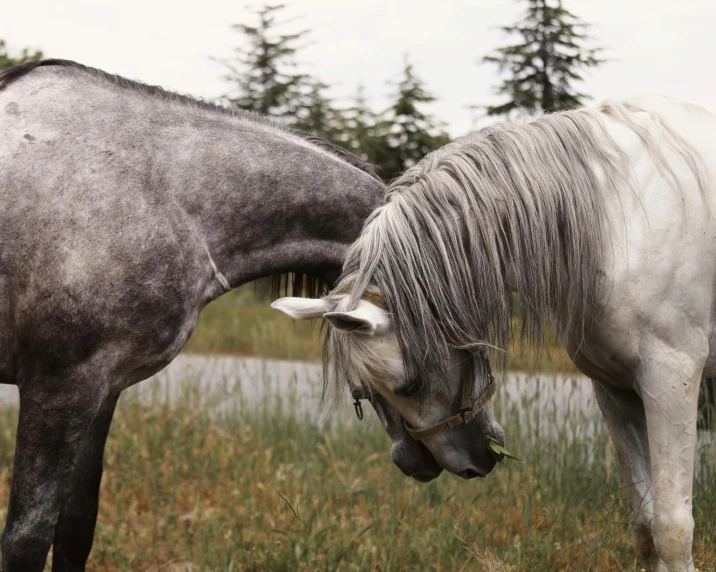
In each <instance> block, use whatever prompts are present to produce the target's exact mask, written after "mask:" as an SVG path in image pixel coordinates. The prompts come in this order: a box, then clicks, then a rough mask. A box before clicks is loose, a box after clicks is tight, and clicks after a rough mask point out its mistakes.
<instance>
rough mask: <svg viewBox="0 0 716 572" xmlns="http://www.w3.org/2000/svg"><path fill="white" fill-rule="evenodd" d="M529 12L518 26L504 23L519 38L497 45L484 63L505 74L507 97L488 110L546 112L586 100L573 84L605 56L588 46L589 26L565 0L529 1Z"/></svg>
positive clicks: (501, 90) (503, 90) (500, 90)
mask: <svg viewBox="0 0 716 572" xmlns="http://www.w3.org/2000/svg"><path fill="white" fill-rule="evenodd" d="M526 2H527V13H526V14H525V16H524V18H523V19H522V20H521V21H520V22H518V23H517V24H515V25H514V26H505V27H503V28H502V30H503V31H504V32H506V33H507V34H508V35H510V36H517V37H518V39H517V41H516V42H515V43H513V44H510V45H508V46H504V47H502V48H498V49H497V50H495V52H494V53H493V54H491V55H488V56H486V57H484V58H483V62H485V63H492V64H496V65H497V67H498V68H499V70H500V72H502V73H505V74H507V77H506V78H505V79H504V80H503V81H502V83H501V84H500V85H499V86H498V87H497V90H496V91H497V93H499V94H500V95H506V96H507V97H508V98H509V100H508V101H507V102H505V103H503V104H500V105H495V106H489V107H487V113H488V115H508V114H509V113H510V112H513V111H516V110H521V111H527V112H534V111H545V112H547V113H549V112H552V111H558V110H562V109H569V108H573V107H578V106H580V105H582V100H583V99H584V98H585V97H587V96H586V95H585V94H583V93H579V92H577V91H575V90H574V88H573V87H572V86H573V84H575V83H578V82H580V81H582V79H583V76H582V75H581V70H583V69H585V68H590V67H595V66H598V65H600V64H601V63H603V62H604V61H605V60H603V59H601V58H600V57H599V54H600V53H601V52H602V49H601V48H589V47H586V46H585V43H586V42H587V41H588V40H589V39H590V38H589V36H588V35H587V33H586V30H587V29H588V27H589V26H588V25H587V24H585V23H583V22H581V21H580V20H579V19H578V18H577V17H576V16H575V15H574V14H572V13H571V12H569V11H568V10H567V9H566V8H564V7H563V6H562V1H561V0H526Z"/></svg>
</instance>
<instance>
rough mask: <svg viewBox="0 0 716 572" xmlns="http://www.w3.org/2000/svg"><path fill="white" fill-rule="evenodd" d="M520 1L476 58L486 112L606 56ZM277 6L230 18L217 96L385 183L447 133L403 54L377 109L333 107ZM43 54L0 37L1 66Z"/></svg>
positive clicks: (563, 22) (520, 108) (541, 108)
mask: <svg viewBox="0 0 716 572" xmlns="http://www.w3.org/2000/svg"><path fill="white" fill-rule="evenodd" d="M521 1H522V3H523V4H524V5H525V13H524V15H523V17H522V18H521V19H520V20H519V21H518V22H517V23H515V24H514V25H511V26H504V27H502V28H501V30H502V31H503V32H504V33H505V35H506V36H507V37H508V38H510V40H511V41H510V43H508V44H506V45H505V46H502V47H499V48H497V49H496V50H494V51H493V52H492V53H490V54H488V55H486V56H484V57H483V58H482V60H481V61H482V63H485V64H491V65H496V66H497V69H498V72H499V74H500V76H501V81H500V83H499V84H498V85H497V86H495V91H496V93H498V94H499V95H502V96H504V97H505V100H504V102H503V103H500V104H498V105H492V106H472V107H473V108H477V109H482V110H483V111H484V113H486V114H487V115H496V116H510V115H512V114H514V113H519V112H530V113H531V112H545V113H550V112H553V111H558V110H562V109H569V108H573V107H578V106H580V105H582V103H583V101H584V99H585V98H586V97H587V96H586V95H585V94H583V93H580V92H578V91H576V89H575V87H574V86H575V85H576V84H578V83H579V82H581V81H582V80H583V75H582V74H583V71H584V70H585V69H588V68H591V67H595V66H598V65H600V64H602V63H603V62H604V61H605V60H604V59H602V58H601V53H602V50H601V49H600V48H595V47H590V44H591V43H592V42H591V38H590V37H589V36H588V33H587V32H588V25H587V24H585V23H584V22H582V21H581V20H579V19H578V18H577V17H576V16H575V15H574V14H572V13H571V12H569V11H568V10H567V9H566V8H565V7H564V6H563V4H562V0H521ZM285 8H286V6H285V5H284V4H265V5H263V6H260V7H258V8H256V9H254V10H253V12H252V19H253V20H254V21H253V22H252V23H250V24H236V25H234V26H233V29H234V31H235V32H236V33H237V34H238V35H239V36H240V37H241V43H240V46H239V47H237V48H236V50H235V53H234V56H233V57H232V58H231V59H229V60H218V61H221V63H222V64H223V65H224V66H225V70H226V73H225V75H224V79H225V80H226V81H227V83H228V84H229V85H230V89H229V91H228V93H227V94H226V96H225V97H224V99H227V100H228V101H230V102H231V103H232V104H233V105H235V106H237V107H239V108H241V109H245V110H251V111H256V112H259V113H262V114H264V115H269V116H272V117H274V118H276V120H278V121H280V122H282V123H284V124H286V125H288V126H290V127H292V128H295V129H300V130H303V131H309V132H312V133H316V134H318V135H320V136H321V137H323V138H324V139H327V140H328V141H331V142H332V143H335V144H337V145H341V146H342V147H344V148H346V149H348V150H349V151H352V152H353V153H355V154H356V155H358V156H359V157H361V158H362V159H364V160H365V161H368V162H370V163H372V164H374V165H376V166H377V168H378V170H379V172H380V174H381V176H382V177H383V178H384V179H385V180H386V181H389V180H391V179H392V178H394V177H395V176H396V175H398V174H399V173H401V172H402V171H403V170H405V169H406V168H408V167H410V166H411V165H413V164H415V163H417V162H418V161H420V159H422V158H423V157H424V156H425V155H426V154H427V153H428V152H430V151H431V150H432V149H435V148H437V147H440V146H442V145H444V144H446V143H447V142H448V141H449V139H450V137H449V135H448V133H447V130H446V125H445V123H444V122H443V121H441V120H440V119H438V118H436V117H435V116H434V115H433V114H431V113H430V111H429V105H430V104H431V103H433V102H434V101H435V96H434V95H433V94H432V93H431V92H430V90H429V89H428V87H427V85H426V83H425V81H424V80H423V79H422V78H421V77H420V75H419V74H418V72H417V70H416V69H415V66H414V64H413V63H412V62H411V61H410V58H409V56H408V55H407V54H406V55H405V56H404V59H403V65H402V70H401V74H400V79H399V80H398V81H397V82H396V83H394V84H392V93H391V95H390V103H389V105H388V106H387V107H386V108H385V109H379V110H376V109H374V108H373V107H371V106H370V105H369V104H368V97H367V95H366V93H365V90H364V89H363V88H362V87H359V88H358V90H357V91H356V93H355V94H354V95H353V97H352V98H351V99H350V103H349V104H348V105H338V104H337V102H336V101H335V100H334V99H332V98H331V97H330V96H329V95H328V91H329V89H330V86H329V85H328V84H327V83H324V82H323V81H322V80H320V79H319V78H316V77H314V76H312V75H310V74H307V73H305V72H301V71H298V70H299V66H298V65H297V61H298V57H297V55H298V52H299V51H300V47H301V45H302V43H303V42H305V40H306V38H307V36H308V35H309V31H308V30H303V31H299V32H293V33H285V32H283V31H282V29H283V28H284V24H285V21H283V19H282V14H283V13H284V12H283V11H284V10H285ZM42 57H43V53H42V51H40V50H30V49H27V48H25V49H24V50H22V51H21V52H20V53H19V54H17V55H15V56H11V55H10V53H9V51H8V49H7V46H6V44H5V42H4V41H2V40H0V70H1V69H5V68H8V67H11V66H13V65H16V64H19V63H24V62H26V61H31V60H35V59H40V58H42Z"/></svg>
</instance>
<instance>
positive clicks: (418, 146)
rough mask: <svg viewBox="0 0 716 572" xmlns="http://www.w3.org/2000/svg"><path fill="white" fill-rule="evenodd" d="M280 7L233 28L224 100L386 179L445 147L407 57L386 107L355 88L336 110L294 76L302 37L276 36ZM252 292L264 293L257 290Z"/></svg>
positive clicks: (324, 91)
mask: <svg viewBox="0 0 716 572" xmlns="http://www.w3.org/2000/svg"><path fill="white" fill-rule="evenodd" d="M284 9H285V5H284V4H273V5H264V6H262V7H261V8H258V9H257V10H255V11H254V14H255V15H256V16H257V18H258V22H257V23H256V24H255V25H248V24H237V25H235V26H234V30H236V31H237V32H238V33H239V34H240V35H241V36H242V38H243V40H244V41H245V45H244V46H242V47H240V48H237V49H236V57H235V59H234V60H232V61H225V62H223V63H224V64H225V65H226V66H227V69H228V72H229V73H228V74H227V75H226V76H225V79H226V80H227V81H229V82H230V83H231V84H232V85H233V86H234V95H232V96H228V99H229V101H231V102H232V103H233V104H234V105H236V106H238V107H240V108H241V109H247V110H251V111H258V112H260V113H263V114H265V115H270V116H273V117H276V118H278V119H280V120H281V121H283V122H284V123H285V124H286V125H289V126H290V127H293V128H296V129H300V130H302V131H307V132H311V133H315V134H317V135H319V136H320V137H323V138H324V139H326V140H328V141H331V142H333V143H336V144H338V145H342V146H343V147H345V148H346V149H348V150H350V151H352V152H353V153H355V154H356V155H358V156H359V157H361V158H362V159H363V160H365V161H368V162H369V163H372V164H374V165H376V166H377V167H378V168H379V171H380V172H381V173H382V176H383V178H384V179H385V180H386V181H389V180H390V179H392V178H393V177H394V176H395V175H397V174H399V173H400V172H402V171H403V170H405V169H406V168H407V167H410V166H412V165H414V164H415V163H417V162H418V161H420V159H422V158H423V157H424V156H425V155H426V154H427V153H428V152H429V151H431V150H432V149H434V148H436V147H439V146H441V145H444V144H445V143H447V142H448V141H449V137H448V135H447V133H446V132H445V130H444V124H443V123H442V122H440V121H438V120H436V119H435V118H433V117H431V116H430V115H428V114H427V113H426V112H425V111H424V110H423V106H425V105H427V104H430V103H432V102H433V101H435V98H434V96H432V95H431V94H430V93H429V91H428V90H427V88H426V86H425V84H424V82H423V81H422V80H421V79H420V78H419V77H418V76H417V75H416V73H415V70H414V67H413V65H412V64H411V63H410V62H408V60H407V57H406V60H405V65H404V68H403V77H402V79H401V80H400V81H399V82H398V84H397V86H396V88H397V90H396V92H395V94H394V101H393V103H392V104H391V105H390V106H389V107H388V109H386V110H384V111H382V112H380V113H377V112H375V111H373V110H372V109H371V108H370V107H369V106H368V104H367V98H366V96H365V93H364V90H363V88H362V87H359V89H358V93H357V94H356V95H355V97H354V100H353V102H352V105H349V106H348V107H339V106H337V105H336V103H335V101H334V100H333V99H332V98H331V97H330V96H329V95H328V90H329V89H330V86H329V85H328V84H326V83H324V82H322V81H320V80H319V79H316V78H314V77H312V76H310V75H309V74H306V73H299V72H298V71H297V69H298V65H297V53H298V51H299V49H300V46H301V42H302V41H304V40H305V39H306V36H307V34H308V31H307V30H303V31H300V32H297V33H293V34H284V33H280V32H278V31H277V28H279V27H280V26H281V25H282V24H284V23H285V22H281V21H279V18H278V15H279V14H280V13H281V11H282V10H284ZM259 289H260V291H261V292H262V293H264V294H266V293H267V291H266V288H265V287H264V286H263V285H262V286H260V287H259Z"/></svg>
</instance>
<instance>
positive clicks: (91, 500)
mask: <svg viewBox="0 0 716 572" xmlns="http://www.w3.org/2000/svg"><path fill="white" fill-rule="evenodd" d="M118 398H119V395H116V396H110V397H108V398H107V400H106V401H105V402H104V403H103V404H102V408H101V409H100V411H99V413H98V414H97V416H96V417H95V419H94V422H93V423H92V425H91V427H90V429H89V431H88V433H87V435H85V437H84V438H83V439H82V443H81V445H80V450H79V452H78V454H77V460H76V461H75V466H74V469H73V471H72V476H71V477H70V481H69V484H68V486H67V489H66V494H65V500H64V502H63V504H62V508H61V509H60V514H59V518H58V520H57V525H56V527H55V538H54V542H53V550H52V571H53V572H70V571H82V570H84V569H85V566H86V564H87V559H88V558H89V555H90V551H91V550H92V541H93V540H94V530H95V525H96V523H97V510H98V508H99V489H100V483H101V481H102V462H103V457H104V446H105V443H106V441H107V435H108V434H109V428H110V425H111V423H112V416H113V414H114V410H115V407H116V405H117V400H118Z"/></svg>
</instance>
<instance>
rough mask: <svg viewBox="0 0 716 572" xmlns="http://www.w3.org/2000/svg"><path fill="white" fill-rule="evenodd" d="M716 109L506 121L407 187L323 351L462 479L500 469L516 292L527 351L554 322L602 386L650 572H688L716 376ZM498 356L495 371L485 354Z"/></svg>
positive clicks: (296, 310)
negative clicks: (492, 446) (698, 460)
mask: <svg viewBox="0 0 716 572" xmlns="http://www.w3.org/2000/svg"><path fill="white" fill-rule="evenodd" d="M714 133H716V116H713V115H711V114H709V113H708V112H707V111H705V110H704V109H701V108H699V107H696V106H693V105H689V104H686V103H681V102H678V101H675V100H671V99H667V98H661V97H649V98H645V99H640V100H635V101H628V102H624V103H614V102H607V103H603V104H601V105H600V106H599V107H597V108H594V109H587V108H585V109H580V110H575V111H567V112H562V113H556V114H553V115H549V116H544V117H539V118H530V119H526V120H524V121H521V122H518V123H507V124H504V125H502V126H498V127H496V128H491V129H488V130H484V131H481V132H479V133H476V134H472V135H470V136H467V137H465V138H463V139H460V140H458V141H456V142H454V143H452V144H450V145H447V146H446V147H444V148H442V149H440V150H437V151H435V152H433V153H432V154H431V155H429V156H428V157H426V158H425V159H424V160H423V161H422V162H421V163H419V164H418V165H416V166H415V167H413V168H412V169H410V170H409V171H408V172H406V173H405V174H404V175H403V176H402V177H401V178H400V179H398V180H397V181H395V182H394V183H393V184H392V185H391V187H390V189H389V191H388V198H387V201H386V204H385V205H384V206H382V207H381V208H379V209H378V210H377V211H375V212H374V213H373V215H372V216H371V218H370V219H369V220H368V222H367V223H366V226H365V227H364V230H363V233H362V235H361V237H360V239H359V240H358V241H357V242H356V243H355V244H354V245H353V247H352V249H351V251H350V252H349V255H348V258H347V260H346V263H345V266H344V272H343V276H342V279H341V281H340V282H339V284H338V286H337V287H336V289H335V291H334V292H333V293H331V295H329V296H328V297H326V298H323V299H318V300H300V299H295V298H285V299H282V300H279V301H277V302H275V303H274V306H275V307H277V308H278V309H280V310H282V311H284V312H285V313H287V314H289V315H291V316H293V317H294V318H297V319H307V318H317V317H321V316H323V317H325V318H326V319H327V320H328V321H329V322H330V324H331V325H332V327H331V328H328V332H327V335H328V339H327V346H326V350H327V352H326V358H327V359H329V360H330V362H331V363H333V364H334V365H335V372H336V373H337V374H338V377H339V379H343V380H346V379H348V380H349V381H350V380H352V383H354V384H356V383H359V382H360V383H364V384H366V386H369V387H370V388H371V389H372V390H374V391H375V392H377V393H378V394H379V395H380V398H381V399H382V400H384V401H387V403H388V404H389V405H390V406H391V407H392V408H394V409H395V410H396V411H397V412H398V413H399V414H400V415H401V416H402V417H403V418H404V419H405V421H406V428H407V430H408V432H409V433H410V434H411V435H412V436H413V437H415V438H416V439H419V440H421V441H422V443H423V444H424V447H422V449H418V448H414V449H413V450H414V451H416V453H415V454H416V455H418V454H421V455H431V456H432V457H433V459H434V461H437V463H438V464H439V465H440V466H442V467H444V468H445V469H447V470H448V471H450V472H453V473H455V474H459V475H461V476H463V477H471V476H484V475H485V474H487V472H489V470H490V469H491V468H492V467H493V466H494V459H493V458H492V457H491V455H490V454H489V451H488V444H487V443H486V442H485V437H486V436H489V437H492V438H494V439H496V440H497V441H498V442H500V443H502V442H503V441H504V438H503V434H502V430H501V429H500V428H499V426H498V425H497V423H496V422H495V420H494V416H493V413H492V410H491V408H490V407H489V403H488V400H489V396H490V395H491V393H492V391H493V388H494V383H493V382H492V375H491V373H490V369H489V363H490V361H491V362H492V363H493V365H494V364H495V362H496V361H497V364H498V365H500V366H504V363H505V361H504V352H503V351H501V349H502V348H506V347H507V346H506V342H507V335H508V332H509V318H510V312H511V307H510V296H511V293H512V292H513V291H516V292H518V293H519V294H520V300H521V304H522V309H523V313H524V314H525V328H524V329H523V331H522V335H523V336H525V337H526V338H528V340H527V341H530V340H531V341H533V342H536V343H538V344H539V343H540V341H541V340H542V326H543V324H544V323H545V322H549V323H550V324H551V325H552V326H553V327H554V328H555V330H556V331H557V332H558V335H559V336H560V339H561V341H562V343H563V344H564V345H565V347H566V348H567V350H568V351H569V353H570V355H571V357H572V359H573V360H574V362H575V364H576V365H577V367H579V369H580V370H581V371H583V372H584V373H585V374H586V375H588V376H590V377H591V378H592V379H593V380H594V381H593V385H594V391H595V394H596V398H597V401H598V403H599V406H600V408H601V410H602V413H603V415H604V419H605V421H606V423H607V426H608V428H609V432H610V435H611V438H612V441H613V443H614V446H615V447H616V450H617V452H618V456H619V460H620V463H621V469H622V474H623V478H624V481H625V483H626V484H627V485H628V486H629V487H628V490H629V493H630V500H631V508H632V510H633V532H634V537H635V540H636V545H637V549H638V552H639V553H640V555H641V556H642V557H643V559H644V561H645V562H646V564H647V566H649V568H650V569H651V570H669V571H672V572H675V571H683V570H686V571H693V570H694V563H693V561H692V557H691V545H692V539H693V529H694V521H693V517H692V486H693V470H694V453H695V447H696V418H697V401H698V393H699V385H700V383H701V379H702V376H704V375H708V376H714V375H716V338H715V334H714V324H715V319H714V315H715V312H716V305H715V295H716V217H714V214H713V213H714V208H713V207H714V201H715V200H716V186H714V183H713V181H712V180H711V176H710V173H711V172H712V171H713V169H714V168H715V167H716V143H715V142H714V139H713V134H714ZM488 358H489V359H488Z"/></svg>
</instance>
